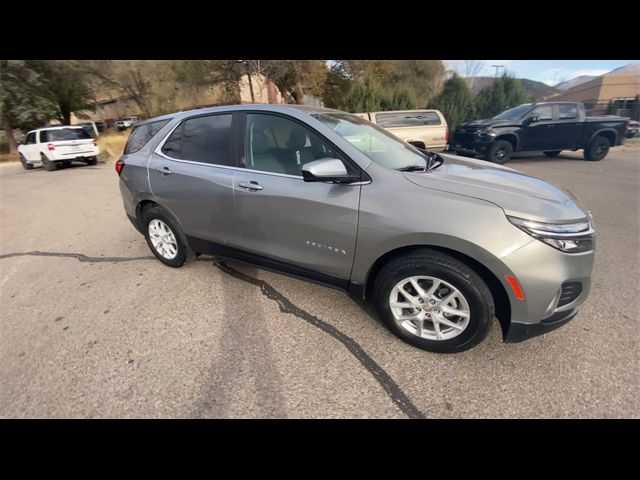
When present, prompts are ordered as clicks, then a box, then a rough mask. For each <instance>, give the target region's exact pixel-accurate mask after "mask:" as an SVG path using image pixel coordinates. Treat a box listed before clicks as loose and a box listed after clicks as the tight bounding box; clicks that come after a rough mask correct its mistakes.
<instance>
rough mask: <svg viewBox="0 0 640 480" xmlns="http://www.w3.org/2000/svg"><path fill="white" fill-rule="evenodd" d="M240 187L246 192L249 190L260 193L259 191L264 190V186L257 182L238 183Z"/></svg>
mask: <svg viewBox="0 0 640 480" xmlns="http://www.w3.org/2000/svg"><path fill="white" fill-rule="evenodd" d="M238 186H239V187H240V188H244V189H245V190H249V191H256V192H257V191H258V190H262V185H260V184H259V183H258V182H256V181H255V180H252V181H250V182H248V183H247V182H240V183H238Z"/></svg>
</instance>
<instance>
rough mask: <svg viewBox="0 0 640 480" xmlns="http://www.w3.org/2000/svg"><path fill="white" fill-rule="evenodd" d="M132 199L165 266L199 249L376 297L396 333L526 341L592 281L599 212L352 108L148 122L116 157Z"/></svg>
mask: <svg viewBox="0 0 640 480" xmlns="http://www.w3.org/2000/svg"><path fill="white" fill-rule="evenodd" d="M116 170H117V172H118V173H119V175H120V191H121V193H122V198H123V201H124V208H125V211H126V213H127V215H128V217H129V219H130V220H131V222H132V223H133V225H134V226H135V227H136V228H137V229H138V230H139V231H140V232H141V233H142V234H143V235H144V236H145V238H146V240H147V243H148V245H149V248H150V249H151V251H152V252H153V254H154V255H155V256H156V257H157V258H158V260H160V261H161V262H162V263H164V264H165V265H168V266H170V267H180V266H182V265H183V264H185V262H187V261H189V260H190V259H193V258H194V257H195V256H196V255H198V254H200V253H205V254H210V255H215V256H218V257H223V258H225V257H226V258H231V259H238V260H242V261H245V262H251V263H254V264H257V265H259V266H262V267H264V268H267V269H271V270H276V271H279V272H282V273H285V274H290V275H293V276H296V277H302V278H305V279H309V280H312V281H315V282H319V283H321V284H324V285H329V286H332V287H336V288H339V289H343V290H346V291H347V292H349V293H350V294H352V295H353V296H354V297H356V298H358V299H360V300H370V301H372V302H373V303H374V304H375V306H376V309H377V312H378V314H379V315H380V317H381V318H382V320H383V321H384V323H385V325H386V326H387V327H388V328H389V329H390V330H391V331H392V332H393V333H394V334H395V335H397V336H398V337H399V338H401V339H402V340H404V341H406V342H409V343H411V344H412V345H415V346H417V347H419V348H422V349H425V350H430V351H435V352H459V351H462V350H466V349H468V348H471V347H472V346H474V345H476V344H478V343H479V342H480V341H481V340H482V339H483V338H484V337H485V335H486V334H487V331H488V329H489V326H490V323H491V321H492V319H493V318H494V317H497V318H498V320H499V321H500V325H501V327H502V332H503V336H504V339H505V341H507V342H517V341H521V340H523V339H525V338H529V337H532V336H534V335H539V334H541V333H545V332H547V331H549V330H552V329H554V328H556V327H558V326H560V325H562V324H564V323H566V322H567V321H569V320H570V319H572V318H573V317H574V316H575V315H576V313H577V311H578V308H577V307H578V306H579V305H580V304H581V303H582V302H583V301H584V300H585V298H586V297H587V294H588V292H589V287H590V277H591V271H592V266H593V258H594V246H595V243H594V230H593V228H592V221H591V215H590V214H588V213H586V212H585V211H583V210H582V209H580V208H579V207H578V206H577V205H576V203H575V202H574V199H573V197H572V196H571V195H567V194H566V193H564V192H563V191H561V190H559V189H557V188H555V187H553V186H551V185H549V184H548V183H545V182H543V181H542V180H539V179H537V178H534V177H531V176H528V175H525V174H523V173H520V172H517V171H516V170H512V169H510V168H505V167H502V166H499V165H494V164H492V163H488V162H485V161H481V160H471V159H468V158H462V157H457V156H451V155H446V154H434V153H426V152H424V151H421V150H418V149H417V148H415V147H413V146H411V145H409V144H407V143H405V142H404V141H402V140H400V139H399V138H397V137H395V136H394V135H392V134H390V133H389V132H387V131H385V130H383V129H381V128H380V127H378V126H376V125H374V124H372V123H370V122H368V121H367V120H364V119H362V118H359V117H357V116H355V115H351V114H348V113H344V112H340V111H337V110H328V109H323V108H318V107H304V106H290V105H244V106H237V105H236V106H227V107H217V108H210V109H201V110H194V111H190V112H180V113H176V114H173V115H166V116H162V117H157V118H153V119H150V120H147V121H145V122H143V123H141V124H139V125H138V126H137V127H136V128H135V129H134V130H133V132H132V133H131V136H130V139H129V141H128V143H127V146H126V149H125V153H124V155H123V156H122V158H121V159H120V160H119V161H118V162H117V164H116Z"/></svg>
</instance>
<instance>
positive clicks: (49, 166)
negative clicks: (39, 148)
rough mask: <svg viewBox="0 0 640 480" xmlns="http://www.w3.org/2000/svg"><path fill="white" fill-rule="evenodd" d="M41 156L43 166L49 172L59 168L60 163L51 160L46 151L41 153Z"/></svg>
mask: <svg viewBox="0 0 640 480" xmlns="http://www.w3.org/2000/svg"><path fill="white" fill-rule="evenodd" d="M40 156H41V157H42V166H43V167H44V169H45V170H46V171H47V172H55V171H56V170H57V169H58V164H57V163H56V162H52V161H51V160H49V159H48V158H47V156H46V155H45V154H44V153H41V154H40Z"/></svg>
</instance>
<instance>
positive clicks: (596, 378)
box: [0, 142, 640, 418]
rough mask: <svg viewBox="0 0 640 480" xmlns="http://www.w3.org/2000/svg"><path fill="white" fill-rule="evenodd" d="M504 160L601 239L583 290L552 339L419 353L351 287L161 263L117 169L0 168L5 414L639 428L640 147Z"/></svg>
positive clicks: (1, 407)
mask: <svg viewBox="0 0 640 480" xmlns="http://www.w3.org/2000/svg"><path fill="white" fill-rule="evenodd" d="M508 166H510V167H512V168H515V169H518V170H521V171H524V172H526V173H530V174H533V175H536V176H539V177H541V178H543V179H545V180H547V181H550V182H551V183H553V184H555V185H557V186H560V187H566V188H568V189H569V190H570V191H571V192H572V193H574V194H575V195H576V196H577V197H578V198H579V200H580V203H581V204H582V206H583V207H584V208H586V209H589V210H591V211H592V212H593V215H594V219H595V225H596V229H597V232H598V240H597V242H598V246H597V255H596V266H595V272H594V278H593V286H592V290H591V294H590V297H589V299H588V300H587V302H586V303H585V304H584V306H583V308H582V309H581V312H580V313H579V315H578V316H577V317H576V318H575V319H574V320H573V321H571V322H570V323H569V324H567V325H566V326H564V327H562V328H561V329H559V330H556V331H555V332H552V333H550V334H548V335H544V336H541V337H537V338H534V339H531V340H528V341H526V342H523V343H520V344H503V343H502V341H501V334H500V329H499V326H498V324H497V321H496V322H494V326H493V327H492V330H491V332H490V334H489V336H488V338H487V339H486V340H485V342H483V343H482V344H481V345H480V346H478V347H476V348H474V349H473V350H471V351H468V352H464V353H461V354H456V355H438V354H432V353H427V352H424V351H421V350H418V349H416V348H414V347H411V346H410V345H407V344H405V343H403V342H401V341H400V340H398V339H397V338H396V337H394V336H393V335H392V334H391V333H389V332H388V331H387V330H386V329H385V328H384V327H383V326H382V325H381V324H380V323H379V321H378V320H377V319H376V317H375V315H374V314H373V311H372V310H371V309H370V308H368V307H366V306H362V305H359V304H358V303H356V302H354V301H353V300H352V299H351V298H350V297H348V296H347V295H346V294H345V293H342V292H340V291H337V290H332V289H329V288H325V287H322V286H318V285H315V284H311V283H306V282H303V281H300V280H296V279H293V278H289V277H285V276H282V275H278V274H275V273H270V272H267V271H263V270H260V269H257V268H253V267H247V266H244V265H240V264H235V263H230V262H227V263H223V262H220V261H218V260H216V259H214V258H212V257H205V256H202V257H200V258H199V259H198V261H196V262H193V263H191V264H189V265H188V266H187V267H185V268H181V269H171V268H167V267H165V266H163V265H162V264H161V263H160V262H158V261H157V260H155V258H154V257H153V256H152V255H151V253H150V251H149V250H148V248H147V245H146V243H145V241H144V238H143V237H142V236H141V235H140V234H139V233H138V232H137V231H135V229H134V228H133V227H132V225H131V224H130V223H129V221H128V220H127V219H126V217H125V214H124V211H123V208H122V201H121V198H120V192H119V190H118V176H117V175H116V173H115V172H114V169H113V165H112V164H104V163H99V164H98V165H97V166H84V165H80V164H78V166H73V167H70V168H66V169H62V170H59V171H56V172H46V171H44V170H43V169H41V168H38V169H35V170H33V171H25V170H23V169H22V167H21V166H20V164H19V163H9V164H2V165H0V198H1V203H0V304H1V309H0V417H6V418H14V417H29V418H31V417H74V418H75V417H81V418H85V417H108V418H114V417H115V418H120V417H125V418H129V417H171V418H184V417H189V418H191V417H207V418H209V417H213V418H221V417H222V418H238V417H242V418H246V417H249V418H256V417H257V418H272V417H276V418H284V417H292V418H327V417H331V418H344V417H348V418H407V417H410V418H421V417H426V418H442V417H447V418H452V417H453V418H459V417H461V418H486V417H492V418H493V417H499V418H514V417H515V418H529V417H535V418H538V417H545V418H546V417H551V418H562V417H607V418H610V417H636V418H637V417H640V402H638V398H640V348H639V343H640V342H639V340H640V311H639V310H640V307H639V305H640V302H639V300H638V298H639V296H640V281H639V280H640V278H639V267H638V264H639V261H640V245H639V238H640V227H639V221H640V218H639V205H640V190H639V185H640V147H639V145H638V143H637V142H635V143H633V144H629V145H625V146H624V147H622V148H620V149H612V151H611V153H610V154H609V156H608V157H607V158H605V159H604V160H602V161H600V162H587V161H583V160H582V152H576V153H571V152H570V153H563V154H562V155H561V156H560V157H559V158H557V159H548V158H546V157H539V156H526V157H521V158H516V159H514V160H513V161H511V162H510V163H509V164H508Z"/></svg>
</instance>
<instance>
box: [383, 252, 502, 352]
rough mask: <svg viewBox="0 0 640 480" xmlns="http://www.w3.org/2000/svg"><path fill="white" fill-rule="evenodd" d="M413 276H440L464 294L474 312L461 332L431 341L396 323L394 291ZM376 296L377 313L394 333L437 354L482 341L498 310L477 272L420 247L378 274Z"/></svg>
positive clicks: (446, 256) (462, 349)
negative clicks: (393, 304) (391, 303)
mask: <svg viewBox="0 0 640 480" xmlns="http://www.w3.org/2000/svg"><path fill="white" fill-rule="evenodd" d="M413 275H427V276H433V277H437V278H439V279H441V280H444V281H446V282H448V283H450V284H451V285H453V286H454V287H455V288H457V289H458V290H459V291H460V292H461V293H462V295H463V296H464V297H465V299H466V300H467V303H468V305H469V309H470V312H471V315H470V317H469V324H468V325H467V327H466V329H465V330H464V331H463V332H462V333H460V334H459V335H458V336H456V337H453V338H450V339H448V340H429V339H426V338H421V337H418V336H416V335H414V334H412V333H411V332H409V331H407V330H405V329H404V328H402V327H401V326H399V325H398V324H397V323H396V321H395V319H394V317H393V313H392V312H391V308H390V307H389V296H390V295H391V290H392V289H393V287H394V286H395V285H396V284H397V283H398V282H400V281H401V280H402V279H404V278H408V277H411V276H413ZM373 299H374V302H375V305H376V310H377V312H378V315H379V316H380V318H381V319H382V321H383V323H384V324H385V325H386V327H387V328H388V329H389V330H391V332H392V333H393V334H394V335H396V336H397V337H398V338H400V339H401V340H404V341H405V342H407V343H410V344H411V345H414V346H416V347H418V348H420V349H422V350H427V351H430V352H438V353H455V352H462V351H464V350H468V349H470V348H472V347H474V346H475V345H477V344H478V343H480V342H481V341H482V340H483V339H484V338H485V337H486V335H487V333H488V331H489V327H490V326H491V321H492V319H493V316H494V310H495V308H494V303H493V297H492V295H491V292H490V291H489V288H488V287H487V286H486V284H485V283H484V281H483V280H482V279H481V278H480V276H478V274H477V273H476V272H474V271H473V270H472V269H471V268H469V267H468V266H467V265H465V264H464V263H462V262H460V261H459V260H456V259H455V258H452V257H450V256H448V255H445V254H443V253H440V252H436V251H433V250H428V249H423V250H417V251H415V252H413V253H411V254H410V255H407V256H404V257H401V258H398V259H395V260H393V261H391V262H390V263H388V264H387V265H385V266H384V267H383V268H382V270H380V272H379V274H378V275H377V277H376V280H375V283H374V287H373Z"/></svg>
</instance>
